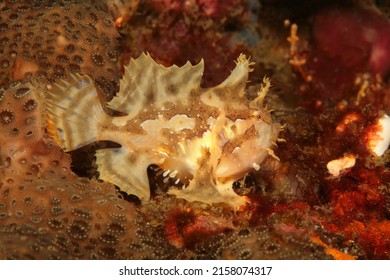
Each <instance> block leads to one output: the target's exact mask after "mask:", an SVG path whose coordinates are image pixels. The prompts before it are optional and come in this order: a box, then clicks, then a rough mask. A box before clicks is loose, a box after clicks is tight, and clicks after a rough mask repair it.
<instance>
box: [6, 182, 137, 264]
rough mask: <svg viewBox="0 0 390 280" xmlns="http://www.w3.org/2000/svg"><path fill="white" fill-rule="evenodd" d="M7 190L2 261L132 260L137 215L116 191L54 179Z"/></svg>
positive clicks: (105, 187)
mask: <svg viewBox="0 0 390 280" xmlns="http://www.w3.org/2000/svg"><path fill="white" fill-rule="evenodd" d="M1 190H2V192H1V195H0V244H1V245H0V248H1V249H0V259H95V258H101V259H112V258H115V259H118V258H132V251H131V250H126V246H125V245H126V244H127V245H128V246H130V245H131V244H132V243H134V242H135V241H137V237H136V234H135V230H136V226H135V211H134V208H133V207H132V206H131V205H129V204H128V203H126V202H124V201H122V200H120V199H119V198H118V195H117V194H116V192H115V189H114V188H113V187H112V186H110V185H107V184H102V183H97V182H94V181H89V180H87V179H80V178H77V177H75V176H69V177H67V179H66V180H61V178H59V177H58V176H56V175H49V176H47V177H46V178H44V179H38V180H34V181H33V182H25V183H23V184H19V185H18V186H17V187H12V186H9V185H5V186H3V187H2V189H1Z"/></svg>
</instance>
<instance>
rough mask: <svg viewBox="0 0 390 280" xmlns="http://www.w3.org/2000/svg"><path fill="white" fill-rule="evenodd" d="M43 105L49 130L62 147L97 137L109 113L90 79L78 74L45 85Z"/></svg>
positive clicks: (69, 147)
mask: <svg viewBox="0 0 390 280" xmlns="http://www.w3.org/2000/svg"><path fill="white" fill-rule="evenodd" d="M45 109H46V118H47V130H48V133H49V135H50V136H51V137H53V139H54V140H55V141H56V142H57V143H58V144H59V145H60V146H61V147H62V148H64V149H65V151H71V150H74V149H77V148H79V147H82V146H84V145H87V144H90V143H92V142H95V141H98V140H99V133H100V131H101V130H102V124H104V122H106V121H107V117H109V116H108V115H107V114H106V113H105V112H104V110H103V107H102V106H101V104H100V101H99V97H98V95H97V91H96V88H95V85H94V83H93V81H92V79H91V78H89V77H88V76H86V75H79V74H72V75H71V76H70V77H69V78H68V79H65V80H62V81H59V82H57V83H55V84H52V85H50V86H49V87H48V93H47V96H46V98H45Z"/></svg>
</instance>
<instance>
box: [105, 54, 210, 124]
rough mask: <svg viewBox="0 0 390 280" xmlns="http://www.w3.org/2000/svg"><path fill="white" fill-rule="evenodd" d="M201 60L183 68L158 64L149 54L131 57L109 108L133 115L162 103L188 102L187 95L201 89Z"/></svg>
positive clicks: (184, 103)
mask: <svg viewBox="0 0 390 280" xmlns="http://www.w3.org/2000/svg"><path fill="white" fill-rule="evenodd" d="M203 70H204V63H203V60H202V61H201V62H199V63H198V64H197V65H192V64H191V63H190V62H187V63H186V64H185V65H183V66H182V67H178V66H176V65H173V66H171V67H165V66H163V65H160V64H157V63H156V62H155V61H154V60H153V59H152V58H151V57H150V55H148V54H144V53H143V54H142V55H141V56H140V57H138V58H137V59H131V61H130V63H129V65H128V66H127V67H125V74H124V76H123V78H122V80H121V82H120V90H119V93H118V94H117V96H116V97H114V99H113V100H111V102H109V104H108V105H109V107H111V108H112V109H114V110H116V111H120V112H124V113H127V114H129V116H136V115H138V113H139V112H140V111H141V110H143V109H144V108H145V107H147V106H150V105H154V106H156V107H162V106H163V105H164V103H166V102H171V103H173V104H180V103H181V104H183V105H188V103H189V102H188V100H189V98H190V95H191V94H192V93H194V92H196V91H197V90H198V89H199V88H200V82H201V79H202V75H203Z"/></svg>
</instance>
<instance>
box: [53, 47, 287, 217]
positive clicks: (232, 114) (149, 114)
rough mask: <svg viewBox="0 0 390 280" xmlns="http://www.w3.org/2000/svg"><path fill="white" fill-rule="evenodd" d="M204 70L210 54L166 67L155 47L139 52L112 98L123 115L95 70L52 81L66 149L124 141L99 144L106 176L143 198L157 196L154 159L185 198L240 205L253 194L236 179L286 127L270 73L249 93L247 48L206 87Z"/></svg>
mask: <svg viewBox="0 0 390 280" xmlns="http://www.w3.org/2000/svg"><path fill="white" fill-rule="evenodd" d="M203 70H204V64H203V61H201V62H200V63H199V64H197V65H191V64H190V63H189V62H188V63H187V64H185V65H184V66H182V67H178V66H171V67H164V66H162V65H159V64H157V63H156V62H155V61H154V60H153V59H152V58H151V57H150V56H149V55H147V54H142V55H141V56H140V57H139V58H137V59H132V60H131V61H130V63H129V65H128V66H127V67H125V74H124V76H123V78H122V80H121V82H120V91H119V93H118V94H117V96H116V97H114V99H112V100H111V101H110V102H109V103H108V104H107V106H108V107H109V108H110V109H112V110H115V111H119V112H122V113H125V114H126V115H125V116H121V117H112V116H109V115H108V114H106V113H105V111H104V110H103V107H102V105H101V104H100V101H99V98H98V95H97V91H96V88H95V85H94V83H93V81H92V79H91V78H89V77H88V76H83V75H79V74H74V75H72V76H71V77H70V78H69V79H67V80H63V81H60V82H58V83H56V84H53V85H52V86H51V88H50V89H49V92H48V97H47V99H46V108H47V114H48V117H47V118H48V127H49V133H50V134H51V135H52V136H53V138H54V139H56V141H57V142H58V143H59V144H60V145H61V146H62V147H63V148H64V149H65V150H66V151H71V150H74V149H76V148H79V147H82V146H84V145H86V144H89V143H91V142H95V141H103V140H109V141H113V142H116V143H119V144H120V145H121V146H122V147H121V148H115V149H103V150H99V151H97V154H96V157H97V165H98V170H99V172H100V178H101V179H103V180H105V181H107V182H111V183H113V184H115V185H117V186H119V187H120V188H121V190H122V191H125V192H127V193H129V194H133V195H136V196H138V197H139V198H140V199H141V200H148V199H149V197H150V189H149V181H148V177H147V167H148V166H149V165H151V164H157V165H158V166H160V168H162V169H163V170H164V173H163V174H164V176H165V177H167V178H168V177H169V178H172V179H174V180H175V181H176V182H180V183H181V185H183V188H181V189H179V188H177V187H174V186H172V187H171V188H170V190H169V193H171V194H174V195H175V196H176V197H177V198H182V199H186V200H188V201H201V202H204V203H210V204H211V203H226V204H228V205H230V206H231V207H233V208H234V209H239V208H240V207H242V206H244V205H245V204H246V203H247V202H248V198H247V197H245V196H239V195H237V194H236V193H235V192H234V190H233V183H234V182H236V181H237V180H239V179H241V178H242V177H244V176H245V175H246V174H248V173H249V172H250V171H252V170H253V169H256V170H258V169H259V168H261V167H260V166H261V163H262V161H263V160H264V159H265V157H266V156H267V155H268V154H270V152H271V154H272V146H273V145H274V144H275V142H276V141H277V135H278V133H279V131H280V130H281V125H280V124H278V123H273V121H272V119H271V115H270V113H269V111H268V110H267V109H266V108H264V106H263V99H264V97H265V95H266V93H267V91H268V89H269V86H270V82H269V80H268V79H266V78H265V79H264V85H263V86H262V88H261V89H260V91H259V93H258V96H257V97H256V98H255V99H253V100H249V99H248V98H247V97H246V96H245V87H246V83H247V80H248V73H249V72H250V71H251V62H250V61H249V60H248V59H247V58H246V57H245V55H243V54H242V55H240V56H239V58H238V59H237V62H236V67H235V68H234V69H233V71H232V72H231V74H230V76H229V77H228V78H227V79H226V80H225V81H224V82H222V83H221V84H219V85H217V86H215V87H212V88H201V86H200V82H201V78H202V75H203ZM65 91H66V94H61V92H65Z"/></svg>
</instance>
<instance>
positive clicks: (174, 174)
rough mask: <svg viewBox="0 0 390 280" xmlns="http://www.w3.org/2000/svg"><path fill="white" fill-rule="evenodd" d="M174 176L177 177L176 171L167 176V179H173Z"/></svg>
mask: <svg viewBox="0 0 390 280" xmlns="http://www.w3.org/2000/svg"><path fill="white" fill-rule="evenodd" d="M176 175H177V170H175V171H173V172H172V173H171V174H170V175H169V177H171V178H175V177H176Z"/></svg>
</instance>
